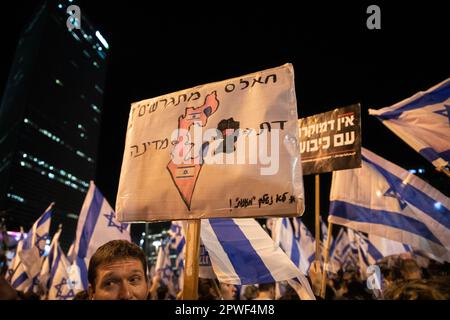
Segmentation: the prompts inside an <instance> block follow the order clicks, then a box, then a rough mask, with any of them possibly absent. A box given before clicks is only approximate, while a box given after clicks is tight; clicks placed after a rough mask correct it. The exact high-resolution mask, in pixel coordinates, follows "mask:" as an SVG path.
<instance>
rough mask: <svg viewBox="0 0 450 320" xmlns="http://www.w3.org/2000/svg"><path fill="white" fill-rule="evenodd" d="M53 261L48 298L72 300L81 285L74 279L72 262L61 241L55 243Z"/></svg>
mask: <svg viewBox="0 0 450 320" xmlns="http://www.w3.org/2000/svg"><path fill="white" fill-rule="evenodd" d="M53 249H54V252H53V254H54V256H53V263H52V266H51V272H50V277H49V279H48V286H49V291H48V300H72V299H73V298H74V297H75V294H76V292H77V291H78V290H79V288H80V285H79V284H78V283H76V281H80V280H79V279H78V280H73V278H74V277H73V275H71V272H70V270H71V264H70V262H69V260H68V259H67V257H66V255H65V254H64V252H63V251H62V249H61V247H60V245H59V243H58V242H57V243H55V247H53Z"/></svg>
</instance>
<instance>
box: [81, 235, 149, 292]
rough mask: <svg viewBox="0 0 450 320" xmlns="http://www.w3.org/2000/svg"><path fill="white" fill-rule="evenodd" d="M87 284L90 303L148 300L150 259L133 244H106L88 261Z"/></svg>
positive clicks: (118, 242)
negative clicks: (98, 301)
mask: <svg viewBox="0 0 450 320" xmlns="http://www.w3.org/2000/svg"><path fill="white" fill-rule="evenodd" d="M88 282H89V288H88V295H89V299H90V300H146V299H147V298H148V294H149V284H148V280H147V258H146V257H145V254H144V252H143V251H142V249H141V248H140V247H139V246H137V245H136V244H134V243H131V242H128V241H126V240H113V241H110V242H107V243H106V244H104V245H102V246H101V247H99V248H98V249H97V251H96V252H95V253H94V255H93V256H92V257H91V259H90V261H89V268H88Z"/></svg>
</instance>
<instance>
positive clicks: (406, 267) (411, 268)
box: [400, 259, 422, 280]
mask: <svg viewBox="0 0 450 320" xmlns="http://www.w3.org/2000/svg"><path fill="white" fill-rule="evenodd" d="M400 272H401V275H402V277H403V279H404V280H420V279H422V270H421V269H420V267H419V265H418V264H417V262H416V261H415V260H413V259H407V260H402V262H401V264H400Z"/></svg>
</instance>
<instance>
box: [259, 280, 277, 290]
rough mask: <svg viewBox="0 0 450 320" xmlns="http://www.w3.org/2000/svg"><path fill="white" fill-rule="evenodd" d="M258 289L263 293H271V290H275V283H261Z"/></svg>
mask: <svg viewBox="0 0 450 320" xmlns="http://www.w3.org/2000/svg"><path fill="white" fill-rule="evenodd" d="M258 289H259V291H260V292H262V291H265V292H266V291H270V290H271V289H274V290H275V282H269V283H261V284H260V285H259V286H258Z"/></svg>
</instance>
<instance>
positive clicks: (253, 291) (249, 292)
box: [242, 285, 258, 300]
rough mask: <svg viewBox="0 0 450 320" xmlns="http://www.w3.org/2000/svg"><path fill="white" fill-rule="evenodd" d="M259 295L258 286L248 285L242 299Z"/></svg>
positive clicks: (251, 298)
mask: <svg viewBox="0 0 450 320" xmlns="http://www.w3.org/2000/svg"><path fill="white" fill-rule="evenodd" d="M257 296H258V288H257V287H256V286H254V285H248V286H246V287H245V288H244V293H243V295H242V300H253V299H255V298H256V297H257Z"/></svg>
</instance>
